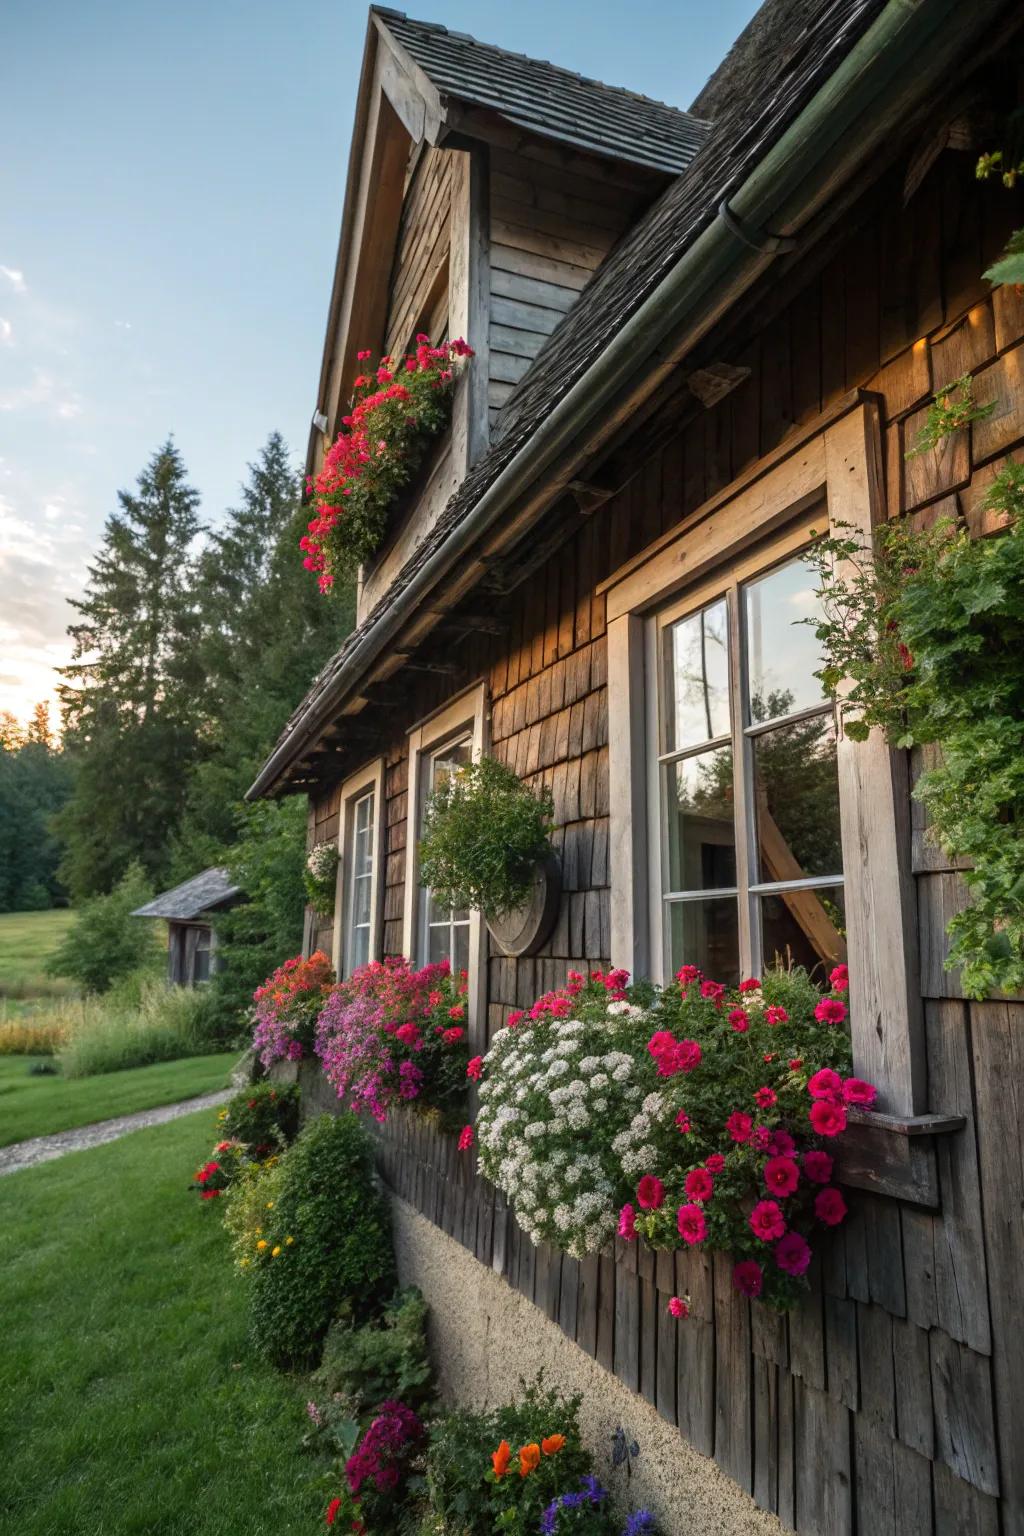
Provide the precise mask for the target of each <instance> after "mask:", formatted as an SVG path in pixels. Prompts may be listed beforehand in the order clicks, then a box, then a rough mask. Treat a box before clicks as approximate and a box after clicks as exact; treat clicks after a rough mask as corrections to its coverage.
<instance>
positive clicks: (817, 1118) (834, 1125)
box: [811, 1099, 846, 1136]
mask: <svg viewBox="0 0 1024 1536" xmlns="http://www.w3.org/2000/svg"><path fill="white" fill-rule="evenodd" d="M811 1124H812V1126H813V1127H814V1129H815V1131H816V1133H817V1134H818V1135H819V1136H838V1135H839V1133H840V1131H845V1130H846V1110H845V1109H844V1108H843V1106H842V1105H841V1104H830V1103H829V1102H828V1100H827V1099H816V1100H815V1101H814V1103H813V1104H812V1105H811Z"/></svg>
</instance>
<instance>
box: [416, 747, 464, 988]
mask: <svg viewBox="0 0 1024 1536" xmlns="http://www.w3.org/2000/svg"><path fill="white" fill-rule="evenodd" d="M472 756H473V738H472V734H471V733H470V732H466V733H465V734H463V735H461V736H457V737H455V738H454V739H453V740H451V741H448V742H446V743H445V744H444V745H443V746H441V747H437V748H435V749H433V750H432V751H431V752H430V753H429V756H428V758H427V762H426V772H425V773H424V775H423V779H422V784H423V793H422V796H421V800H420V806H419V824H418V828H417V837H421V836H422V835H423V817H424V813H425V811H426V805H427V800H428V798H429V796H430V795H431V794H432V793H433V792H434V790H435V789H438V788H439V787H440V786H441V785H442V784H443V783H444V781H445V779H447V778H448V777H450V775H451V774H453V773H455V772H456V770H457V769H459V768H462V767H464V766H465V765H466V764H467V763H469V762H471V761H472ZM418 950H419V959H420V963H421V964H423V965H426V964H428V963H429V964H437V963H438V962H440V961H442V960H447V961H449V962H450V964H451V968H452V970H453V971H468V970H469V909H468V907H457V908H456V907H450V908H445V907H442V906H441V905H440V904H439V903H438V902H437V901H436V900H435V898H434V893H433V891H431V890H430V889H429V888H428V889H425V890H424V891H423V892H422V896H421V902H420V934H419V945H418Z"/></svg>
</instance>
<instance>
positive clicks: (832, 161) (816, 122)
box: [246, 0, 1006, 800]
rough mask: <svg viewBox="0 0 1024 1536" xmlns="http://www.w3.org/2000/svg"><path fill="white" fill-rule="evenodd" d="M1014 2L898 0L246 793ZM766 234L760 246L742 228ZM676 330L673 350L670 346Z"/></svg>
mask: <svg viewBox="0 0 1024 1536" xmlns="http://www.w3.org/2000/svg"><path fill="white" fill-rule="evenodd" d="M1005 9H1006V4H1005V0H973V3H972V4H971V5H970V6H968V7H966V8H965V7H964V6H963V4H962V0H889V3H888V4H887V5H886V6H885V9H884V10H883V11H882V12H881V13H880V15H879V16H877V17H876V19H875V20H874V21H873V22H872V23H871V25H870V26H869V27H868V29H867V31H866V32H865V33H864V35H863V36H862V37H861V38H860V39H859V40H858V41H857V42H856V43H855V44H854V45H853V47H852V48H851V50H850V52H849V53H848V54H847V55H846V56H845V57H844V58H843V60H842V61H841V62H840V63H839V65H838V66H837V67H836V69H835V71H834V72H833V74H832V75H831V76H830V77H829V78H828V79H827V80H826V82H825V83H824V85H822V86H821V87H820V88H819V90H818V91H817V92H816V94H815V95H814V96H813V98H812V99H811V101H810V102H808V104H807V105H806V106H805V107H804V109H803V110H802V111H801V112H800V113H799V114H798V116H797V117H796V118H795V119H794V121H793V122H792V123H791V124H790V125H789V127H788V128H787V129H786V130H785V131H784V132H783V134H782V135H781V137H780V138H779V139H778V140H777V141H776V143H775V144H774V145H773V146H772V147H771V148H770V149H769V150H768V151H767V153H766V154H765V156H764V158H763V159H762V160H760V161H759V162H758V163H757V165H756V166H755V168H754V170H753V171H752V172H751V173H750V175H749V176H748V177H747V179H746V181H745V182H744V183H743V185H742V186H741V187H739V189H738V190H737V191H735V192H734V193H732V195H731V196H730V197H729V198H728V210H727V212H726V215H725V216H723V214H722V212H717V213H716V214H715V216H714V217H713V219H712V220H711V222H710V224H709V225H708V227H707V228H706V229H705V230H704V231H703V233H702V234H701V235H699V236H698V238H697V239H696V240H695V241H694V243H693V244H692V245H691V246H690V247H689V248H688V249H687V250H686V251H685V252H684V254H683V255H682V256H681V257H680V259H679V261H678V262H677V263H676V265H675V266H674V267H673V268H672V270H671V271H670V272H669V273H667V274H666V276H665V277H664V278H663V279H662V280H661V282H660V283H659V285H658V287H657V288H655V289H654V291H653V292H652V293H651V294H649V295H648V297H647V298H646V299H645V300H644V302H643V303H642V304H641V306H640V308H639V309H638V310H637V311H636V313H635V314H634V315H632V316H631V318H630V319H629V320H628V321H627V322H626V324H625V325H624V326H623V327H622V328H621V330H619V331H618V332H617V333H616V335H615V336H614V337H613V338H612V341H611V342H610V344H609V346H608V348H607V349H606V351H604V352H603V353H602V354H601V356H600V357H598V358H597V359H596V360H595V361H594V363H593V364H592V365H591V366H590V368H589V369H588V370H587V372H586V373H585V374H584V375H583V376H582V377H581V378H580V379H579V380H577V382H576V383H575V384H574V385H573V386H572V388H571V389H570V390H569V391H568V392H567V393H566V394H565V395H564V396H563V398H562V400H561V401H560V402H559V404H558V405H557V406H556V408H555V409H554V410H553V411H552V412H551V413H550V415H549V416H547V417H546V418H545V420H544V421H543V422H541V424H540V425H539V426H538V427H537V429H536V430H535V431H534V432H533V433H532V434H531V436H530V437H529V439H528V440H527V442H526V443H524V445H523V446H522V448H520V450H519V452H518V453H517V454H516V455H515V457H514V458H513V459H512V460H510V462H509V463H508V464H507V465H506V466H505V468H504V469H503V470H502V471H501V472H500V474H499V475H498V476H497V478H496V479H495V480H494V481H493V482H492V483H491V484H490V485H489V486H488V487H487V489H486V490H485V491H484V492H483V494H482V495H481V497H480V499H479V500H478V501H477V503H476V504H475V506H474V507H473V508H472V509H471V511H470V512H469V513H468V514H467V516H466V517H465V518H464V519H463V520H462V522H461V523H459V525H458V526H457V527H456V528H455V529H453V530H452V533H451V535H450V537H449V538H448V539H446V540H445V542H444V543H443V544H441V545H439V546H438V548H437V549H435V550H434V551H433V552H432V553H431V554H430V555H429V556H428V557H427V558H426V559H425V560H424V561H423V564H422V565H421V566H420V567H419V568H418V569H417V571H416V572H415V573H414V575H413V577H412V579H411V580H410V582H409V584H408V586H407V587H406V589H405V591H404V592H403V593H402V594H401V597H400V599H399V601H398V602H397V603H396V604H395V605H394V607H393V609H392V610H391V611H389V612H388V613H386V614H385V615H384V616H383V617H382V618H381V619H380V620H379V621H377V622H376V623H374V624H373V626H372V628H371V629H369V630H368V632H367V634H366V635H365V637H364V638H363V639H362V640H361V641H357V643H356V645H355V647H354V648H353V650H352V652H351V655H350V656H349V657H348V659H347V661H346V664H345V667H344V669H343V671H341V672H340V673H339V674H338V677H337V678H336V679H335V680H334V683H333V685H332V687H331V688H330V690H329V691H328V692H326V693H325V695H324V698H323V700H322V702H321V708H320V711H319V718H318V720H317V721H316V722H315V723H313V724H312V726H311V727H310V728H309V729H308V730H303V729H296V730H295V731H294V732H293V733H292V734H291V735H290V736H288V737H285V738H284V740H282V741H281V742H280V743H279V744H278V746H277V747H276V748H275V750H274V752H273V753H272V754H271V756H270V758H269V759H268V761H267V762H266V763H265V765H264V767H263V768H262V769H261V771H260V773H259V775H258V777H257V779H256V781H255V782H254V784H253V785H252V787H251V788H250V789H249V790H248V791H247V793H246V799H248V800H253V799H258V798H259V797H260V796H261V795H263V794H264V793H266V791H267V790H268V789H269V788H271V786H272V785H273V784H274V783H275V781H276V780H277V778H278V777H279V776H280V774H281V773H282V771H283V770H284V769H285V768H286V767H287V766H289V765H290V764H291V763H292V762H294V761H295V759H296V758H297V757H299V756H301V754H302V751H303V749H304V748H305V747H306V746H307V745H308V743H309V742H310V740H311V739H312V738H313V737H315V735H316V734H317V732H318V731H319V730H320V729H321V727H322V724H323V716H324V715H325V714H329V713H330V712H331V711H332V710H334V709H335V708H336V707H337V705H338V704H339V703H340V701H341V699H342V698H343V697H344V696H345V693H346V691H347V689H348V687H349V686H350V685H351V684H352V683H357V682H358V681H359V680H360V679H361V678H362V677H363V676H364V675H365V673H366V671H367V670H368V668H369V667H370V665H371V664H372V663H373V662H374V661H375V660H376V659H377V658H378V657H379V655H380V653H381V651H382V650H383V649H384V648H385V646H386V645H388V643H389V642H390V641H391V640H393V639H394V638H395V636H396V634H397V633H398V631H399V629H400V628H401V627H402V625H403V624H404V623H405V622H406V620H407V619H408V617H409V615H410V613H411V612H412V611H413V610H414V609H415V608H417V607H418V606H419V604H420V603H421V602H422V601H423V599H424V598H425V597H426V595H427V594H428V593H429V592H430V591H431V589H432V588H433V587H434V586H435V585H436V584H437V583H438V582H439V581H440V579H441V578H442V577H443V576H444V575H446V574H447V572H448V571H449V570H450V569H451V567H452V566H453V565H454V564H455V563H456V562H457V561H458V560H460V559H461V558H462V557H463V556H464V555H465V553H466V552H467V551H468V550H469V549H470V548H471V547H472V545H473V544H474V543H476V541H477V540H478V539H480V538H481V537H482V536H483V535H484V534H485V533H487V532H488V531H489V530H490V529H491V528H492V527H493V526H494V525H495V524H496V523H497V521H498V520H499V519H500V518H501V517H502V515H503V514H504V513H505V512H506V511H507V510H508V509H509V507H510V506H511V505H512V504H513V502H514V501H515V500H516V499H517V498H518V497H521V496H522V495H523V494H524V493H525V492H526V491H527V490H528V489H529V488H530V487H533V486H535V484H536V482H537V481H538V479H540V477H541V476H542V475H543V473H544V471H546V470H547V469H548V468H549V467H550V466H551V465H552V464H553V463H554V462H555V461H556V460H557V459H558V458H559V456H560V455H561V454H562V453H563V451H564V450H565V449H567V448H568V447H569V445H570V444H571V443H572V442H573V440H574V439H575V438H576V437H577V436H578V435H579V433H580V432H581V430H582V429H583V428H584V427H585V426H586V425H587V423H588V422H590V421H591V420H592V419H593V418H594V417H595V416H596V415H597V414H598V413H599V412H600V411H601V410H602V409H603V408H604V407H605V406H606V405H608V403H609V402H610V401H611V400H612V399H613V398H614V397H615V396H616V395H618V394H621V392H622V391H623V390H624V389H625V388H626V386H627V385H629V383H630V381H631V380H634V379H635V378H636V376H637V375H638V374H640V373H646V374H647V376H648V378H650V379H651V382H652V387H653V385H654V383H656V382H657V380H656V378H655V377H654V375H653V372H652V370H651V366H650V358H651V354H652V352H654V350H655V348H659V349H660V357H659V363H660V364H661V365H662V367H663V369H664V368H667V367H669V366H675V364H676V363H677V362H678V360H679V359H680V358H681V357H682V356H684V355H685V353H686V351H687V350H689V349H690V348H691V347H692V346H693V345H694V344H695V343H696V342H697V341H698V340H699V339H700V337H701V336H702V335H703V334H704V333H705V332H706V331H707V330H708V329H709V328H710V326H711V325H712V324H713V323H714V321H715V320H716V319H717V318H718V316H719V315H720V314H721V313H722V311H723V310H724V309H726V308H728V306H729V305H731V304H732V303H734V302H735V301H736V299H738V298H739V297H740V295H741V294H742V293H743V292H744V291H745V290H746V289H748V288H749V287H750V286H751V284H752V283H753V282H754V281H755V280H756V279H757V278H758V277H759V276H760V275H761V274H762V273H763V272H764V271H765V270H766V268H767V267H768V266H769V265H770V264H771V262H772V261H773V260H774V257H775V255H776V254H777V253H778V251H779V249H780V244H779V242H782V246H783V247H784V246H785V244H786V242H787V241H788V240H790V239H792V238H793V237H794V236H796V235H798V234H799V231H800V229H801V228H802V227H803V226H804V225H806V223H807V222H808V220H810V219H811V218H812V217H813V215H814V214H815V213H816V212H818V211H819V209H820V208H821V207H823V206H824V205H825V204H826V203H827V202H829V201H830V199H831V198H832V197H833V196H834V195H835V193H836V192H837V191H838V189H839V188H840V187H841V185H842V184H843V182H844V181H845V180H847V178H848V177H849V176H851V175H852V174H853V172H854V171H855V170H856V169H857V168H858V167H860V166H861V165H862V164H863V163H864V162H865V160H866V159H867V158H868V157H869V156H870V155H871V154H872V153H873V152H874V151H875V149H876V148H877V147H879V146H881V145H882V144H883V143H884V141H885V139H886V138H887V137H888V136H889V134H890V133H891V132H892V131H893V130H894V129H895V128H896V127H897V125H898V124H899V122H900V121H901V120H902V119H904V118H905V117H906V115H907V114H908V112H910V111H912V110H913V109H914V108H915V107H916V106H917V105H918V104H919V102H920V101H921V100H922V99H924V98H925V97H926V96H927V95H928V93H929V92H930V91H932V90H933V89H934V88H935V87H936V86H938V85H941V84H942V82H943V81H944V80H945V79H946V78H947V76H948V73H949V70H950V68H951V67H952V65H953V64H954V63H955V62H956V61H957V59H959V58H961V57H962V56H963V55H964V53H965V51H966V50H967V49H968V48H969V47H970V45H971V43H972V41H973V40H975V39H976V38H978V37H979V36H980V35H982V34H983V33H984V32H985V31H986V30H987V29H988V28H989V27H990V26H991V25H992V23H993V21H994V20H995V19H996V18H997V17H998V16H999V14H1000V13H1001V12H1003V11H1004V10H1005ZM738 228H740V229H742V230H743V231H744V232H746V233H747V234H749V232H751V231H753V232H756V233H757V234H758V235H759V236H760V237H761V244H760V248H752V245H751V242H750V239H749V238H747V237H741V236H740V235H739V234H738V233H737V229H738ZM666 338H670V344H669V345H670V350H669V355H668V357H666V354H665V342H666Z"/></svg>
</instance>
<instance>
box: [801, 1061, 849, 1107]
mask: <svg viewBox="0 0 1024 1536" xmlns="http://www.w3.org/2000/svg"><path fill="white" fill-rule="evenodd" d="M807 1092H808V1093H809V1094H810V1096H811V1098H812V1099H838V1098H840V1097H841V1095H842V1092H843V1080H842V1078H841V1077H840V1076H839V1073H838V1072H833V1070H832V1068H831V1067H822V1069H821V1071H820V1072H815V1074H814V1076H813V1077H812V1078H810V1079H808V1083H807Z"/></svg>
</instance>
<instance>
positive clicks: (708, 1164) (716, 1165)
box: [704, 1152, 725, 1173]
mask: <svg viewBox="0 0 1024 1536" xmlns="http://www.w3.org/2000/svg"><path fill="white" fill-rule="evenodd" d="M704 1167H705V1168H706V1169H707V1171H708V1173H721V1172H722V1169H723V1168H724V1167H725V1158H724V1157H723V1156H722V1154H721V1152H712V1154H711V1156H710V1157H706V1158H705V1159H704Z"/></svg>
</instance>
